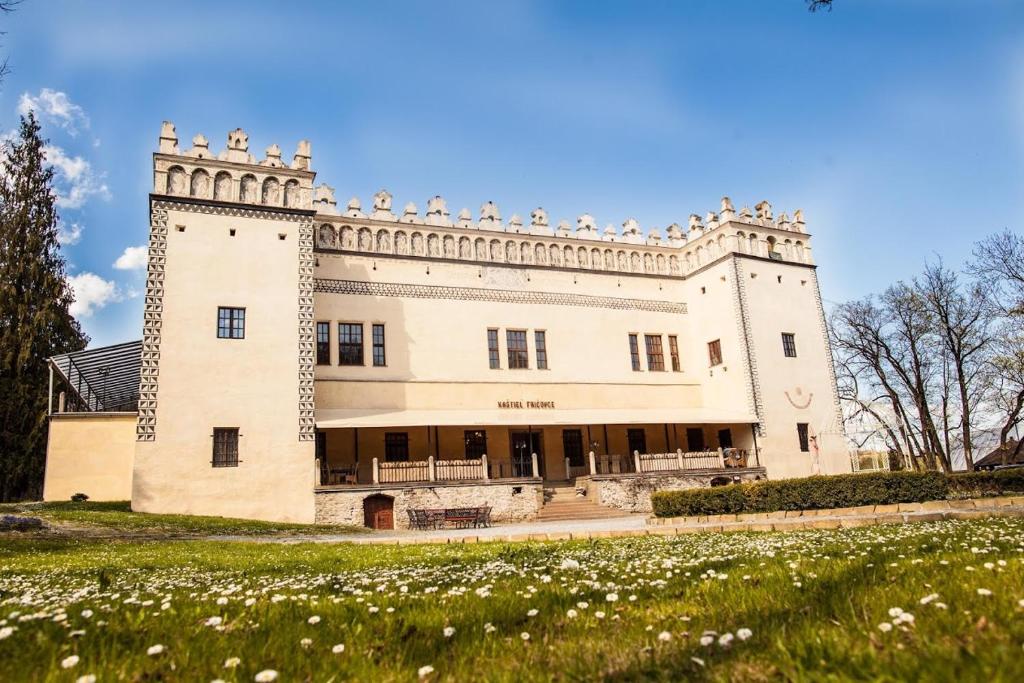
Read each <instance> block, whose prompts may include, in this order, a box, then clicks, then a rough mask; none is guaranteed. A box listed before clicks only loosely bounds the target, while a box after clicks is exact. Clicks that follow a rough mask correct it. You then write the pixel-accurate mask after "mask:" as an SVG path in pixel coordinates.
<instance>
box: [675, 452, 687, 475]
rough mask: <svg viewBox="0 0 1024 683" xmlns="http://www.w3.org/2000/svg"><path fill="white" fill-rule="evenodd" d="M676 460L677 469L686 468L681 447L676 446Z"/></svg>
mask: <svg viewBox="0 0 1024 683" xmlns="http://www.w3.org/2000/svg"><path fill="white" fill-rule="evenodd" d="M676 460H677V461H678V462H679V469H681V470H685V469H686V460H685V459H684V458H683V449H682V448H677V449H676Z"/></svg>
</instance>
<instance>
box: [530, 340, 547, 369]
mask: <svg viewBox="0 0 1024 683" xmlns="http://www.w3.org/2000/svg"><path fill="white" fill-rule="evenodd" d="M533 342H534V345H535V346H536V347H537V369H538V370H547V369H548V344H547V339H546V338H545V334H544V330H536V331H535V332H534V333H533Z"/></svg>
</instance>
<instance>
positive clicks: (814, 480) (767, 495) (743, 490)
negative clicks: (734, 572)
mask: <svg viewBox="0 0 1024 683" xmlns="http://www.w3.org/2000/svg"><path fill="white" fill-rule="evenodd" d="M1000 474H1001V473H1000ZM949 480H950V478H949V477H947V476H946V475H944V474H942V473H941V472H871V473H865V474H839V475H834V476H817V477H806V478H803V479H779V480H766V481H760V482H755V483H752V484H730V485H729V486H719V487H716V488H706V489H704V488H701V489H686V490H683V491H657V492H655V493H653V494H652V495H651V505H652V507H653V509H654V514H655V515H657V516H658V517H679V516H682V515H720V514H733V513H741V512H775V511H776V510H821V509H827V508H841V507H856V506H858V505H884V504H890V503H920V502H923V501H926V500H942V499H945V498H946V497H947V496H948V495H949V490H950V481H949ZM986 481H987V480H986ZM1021 481H1024V476H1022V477H1021ZM979 485H980V484H979Z"/></svg>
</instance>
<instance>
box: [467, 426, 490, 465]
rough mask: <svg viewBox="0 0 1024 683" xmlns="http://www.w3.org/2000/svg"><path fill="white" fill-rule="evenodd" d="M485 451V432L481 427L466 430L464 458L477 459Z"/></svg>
mask: <svg viewBox="0 0 1024 683" xmlns="http://www.w3.org/2000/svg"><path fill="white" fill-rule="evenodd" d="M486 452H487V432H485V431H484V430H482V429H467V430H466V460H479V459H480V456H482V455H483V454H484V453H486Z"/></svg>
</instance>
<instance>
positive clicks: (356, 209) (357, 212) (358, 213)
mask: <svg viewBox="0 0 1024 683" xmlns="http://www.w3.org/2000/svg"><path fill="white" fill-rule="evenodd" d="M345 217H346V218H366V214H365V213H363V204H362V202H360V201H359V197H353V198H352V199H350V200H348V205H347V206H346V207H345Z"/></svg>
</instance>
